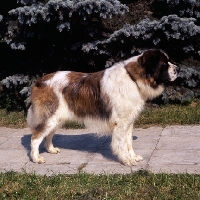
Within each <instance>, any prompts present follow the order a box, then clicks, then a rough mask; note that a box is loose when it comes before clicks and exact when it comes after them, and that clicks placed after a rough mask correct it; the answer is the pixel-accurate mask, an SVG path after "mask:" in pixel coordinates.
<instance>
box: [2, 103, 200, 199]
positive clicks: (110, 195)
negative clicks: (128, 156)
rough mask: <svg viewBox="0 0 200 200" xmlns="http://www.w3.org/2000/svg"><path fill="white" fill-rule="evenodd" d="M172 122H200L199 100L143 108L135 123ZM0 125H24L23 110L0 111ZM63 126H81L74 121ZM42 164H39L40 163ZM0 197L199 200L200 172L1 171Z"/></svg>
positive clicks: (159, 123) (157, 124)
mask: <svg viewBox="0 0 200 200" xmlns="http://www.w3.org/2000/svg"><path fill="white" fill-rule="evenodd" d="M173 124H182V125H186V124H187V125H188V124H200V100H196V101H194V102H192V103H191V104H189V105H185V106H183V105H166V106H161V107H156V108H153V107H146V109H145V110H144V112H143V113H142V114H141V115H140V117H139V119H138V120H137V122H136V124H135V126H136V127H143V128H145V127H149V126H166V125H173ZM0 126H5V127H13V128H23V127H26V118H25V116H24V114H23V112H10V113H7V112H6V111H5V110H0ZM65 128H82V127H81V126H79V125H78V124H76V123H70V124H67V125H66V127H65ZM41 167H42V165H41ZM0 199H53V200H54V199H59V200H60V199H67V200H68V199H77V200H78V199H80V200H84V199H87V200H96V199H105V200H108V199H109V200H110V199H123V200H126V199H128V200H129V199H130V200H132V199H134V200H139V199H145V200H146V199H149V200H152V199H158V200H163V199H167V200H169V199H173V200H174V199H183V200H186V199H187V200H188V199H189V200H190V199H191V200H196V199H200V175H197V174H192V175H189V174H165V173H160V174H153V173H150V172H147V171H138V172H134V173H131V174H126V175H120V174H113V175H106V174H100V175H92V174H85V173H80V174H76V175H64V174H62V175H61V174H60V175H53V176H49V177H47V176H39V175H35V174H27V173H26V172H24V173H15V172H12V171H10V172H5V173H0Z"/></svg>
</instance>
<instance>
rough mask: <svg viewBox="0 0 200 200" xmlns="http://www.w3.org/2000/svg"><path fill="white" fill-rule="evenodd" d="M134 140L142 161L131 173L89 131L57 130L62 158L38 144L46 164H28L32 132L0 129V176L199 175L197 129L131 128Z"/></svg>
mask: <svg viewBox="0 0 200 200" xmlns="http://www.w3.org/2000/svg"><path fill="white" fill-rule="evenodd" d="M133 135H134V136H133V140H134V141H133V144H134V150H135V152H136V154H139V155H141V156H143V158H144V160H143V161H140V162H139V163H138V164H137V165H136V166H133V167H132V168H130V167H127V166H124V165H122V164H120V163H119V162H118V161H117V158H116V157H115V156H114V155H113V154H112V152H111V149H110V142H111V137H109V136H104V137H98V136H97V135H96V134H93V133H92V132H91V131H90V130H88V129H80V130H64V129H60V130H58V131H57V132H56V134H55V135H54V138H53V143H54V145H55V146H56V147H59V148H60V149H61V153H58V154H50V153H47V152H46V151H45V150H44V148H43V145H41V147H40V152H41V155H42V156H44V157H45V158H46V163H44V164H36V163H33V162H31V161H30V140H31V133H30V130H29V129H28V128H25V129H11V128H0V171H1V172H5V171H9V170H13V171H19V172H20V171H23V170H25V171H26V172H28V173H29V172H31V173H32V172H34V171H35V172H36V174H41V175H44V174H46V175H51V174H57V173H65V174H75V173H77V172H79V171H83V172H87V173H95V174H98V173H109V174H111V173H131V172H132V171H137V170H140V169H145V170H149V171H152V172H155V173H157V172H168V173H185V172H187V173H197V174H200V125H199V126H168V127H165V128H161V127H151V128H147V129H135V130H134V134H133Z"/></svg>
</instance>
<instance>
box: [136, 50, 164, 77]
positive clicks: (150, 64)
mask: <svg viewBox="0 0 200 200" xmlns="http://www.w3.org/2000/svg"><path fill="white" fill-rule="evenodd" d="M162 60H167V55H166V54H165V53H163V52H162V51H160V50H158V49H151V50H147V51H145V52H144V53H143V54H142V56H141V57H140V61H139V64H140V65H141V67H144V68H145V71H146V72H147V74H154V72H155V70H156V67H157V66H158V65H159V63H160V62H161V61H162Z"/></svg>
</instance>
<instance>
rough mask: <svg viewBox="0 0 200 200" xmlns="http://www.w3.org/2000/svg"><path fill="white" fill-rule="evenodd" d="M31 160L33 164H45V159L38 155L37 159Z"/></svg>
mask: <svg viewBox="0 0 200 200" xmlns="http://www.w3.org/2000/svg"><path fill="white" fill-rule="evenodd" d="M32 160H33V162H34V163H39V164H42V163H45V162H46V159H45V158H44V157H42V156H40V155H39V156H38V157H37V158H33V157H32Z"/></svg>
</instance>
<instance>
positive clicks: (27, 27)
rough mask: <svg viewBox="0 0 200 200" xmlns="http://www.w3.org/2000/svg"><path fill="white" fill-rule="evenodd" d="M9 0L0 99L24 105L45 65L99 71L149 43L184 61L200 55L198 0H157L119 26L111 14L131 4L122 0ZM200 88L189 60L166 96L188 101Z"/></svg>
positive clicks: (2, 33) (2, 19)
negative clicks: (141, 15) (138, 18)
mask: <svg viewBox="0 0 200 200" xmlns="http://www.w3.org/2000/svg"><path fill="white" fill-rule="evenodd" d="M10 1H11V2H12V5H14V6H13V7H12V8H10V9H9V10H8V12H7V13H6V12H5V10H4V9H1V8H2V6H4V4H5V2H6V0H3V2H4V3H2V5H1V2H0V51H1V55H2V64H1V71H0V81H1V82H0V100H1V103H0V107H1V106H4V107H5V106H6V107H7V108H10V109H15V108H18V107H21V108H22V107H23V106H25V104H24V100H25V103H28V97H29V95H30V90H31V86H32V85H33V84H34V81H35V80H36V79H37V77H39V76H42V75H43V74H45V73H50V72H53V71H57V70H75V71H85V72H93V71H98V70H101V69H104V68H105V67H110V66H111V65H112V64H113V63H115V62H117V61H120V60H124V59H126V58H128V57H130V56H133V55H137V54H139V53H141V52H143V51H144V50H146V49H148V48H161V49H163V50H165V51H166V52H167V53H168V54H169V56H170V58H172V59H173V61H175V62H177V63H181V62H182V61H183V60H185V59H187V58H189V57H190V58H192V59H195V60H196V61H197V62H196V63H199V62H200V3H199V1H198V0H151V1H152V6H151V9H152V10H151V11H150V13H152V15H151V16H149V17H146V16H145V14H144V18H143V19H142V20H141V21H139V22H137V23H136V24H124V26H123V27H121V28H120V29H119V30H116V31H115V32H112V31H111V29H109V27H107V26H106V25H105V22H106V20H107V19H110V18H112V17H113V16H116V15H118V16H122V15H124V13H126V12H128V11H129V8H128V5H125V4H122V3H121V2H120V1H118V0H10ZM137 1H138V2H139V3H145V1H144V0H136V2H137ZM13 2H14V3H13ZM122 2H123V1H122ZM6 3H7V2H6ZM134 3H135V2H134ZM1 12H2V13H1ZM114 19H116V18H114ZM111 20H112V19H111ZM115 24H116V22H115ZM112 30H113V29H112ZM8 58H10V59H8ZM199 88H200V65H198V66H196V65H194V64H192V65H191V64H190V67H189V66H187V65H184V66H183V67H182V69H181V73H180V75H179V78H178V80H177V81H176V82H175V85H170V86H169V87H167V89H166V91H165V92H164V93H163V95H162V96H161V97H160V99H159V102H162V103H168V102H178V103H184V102H185V101H189V100H191V99H192V98H198V97H200V91H199ZM19 105H20V106H19Z"/></svg>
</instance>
